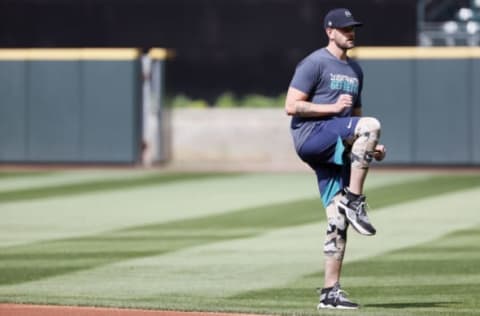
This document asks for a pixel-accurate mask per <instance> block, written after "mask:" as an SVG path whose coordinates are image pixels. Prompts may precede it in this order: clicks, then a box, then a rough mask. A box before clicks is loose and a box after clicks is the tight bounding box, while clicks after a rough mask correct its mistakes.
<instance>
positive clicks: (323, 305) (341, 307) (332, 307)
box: [317, 303, 358, 310]
mask: <svg viewBox="0 0 480 316" xmlns="http://www.w3.org/2000/svg"><path fill="white" fill-rule="evenodd" d="M320 309H358V306H357V307H349V306H333V305H325V304H323V303H320V304H318V305H317V310H320Z"/></svg>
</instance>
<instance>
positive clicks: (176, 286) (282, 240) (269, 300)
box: [0, 189, 480, 315]
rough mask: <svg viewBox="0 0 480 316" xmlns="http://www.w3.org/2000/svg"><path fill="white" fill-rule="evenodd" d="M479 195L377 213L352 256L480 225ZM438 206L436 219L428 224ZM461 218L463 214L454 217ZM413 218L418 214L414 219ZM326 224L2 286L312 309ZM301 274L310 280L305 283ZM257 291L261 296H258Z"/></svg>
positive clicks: (137, 299) (17, 293) (126, 301)
mask: <svg viewBox="0 0 480 316" xmlns="http://www.w3.org/2000/svg"><path fill="white" fill-rule="evenodd" d="M479 193H480V189H476V190H468V191H465V192H456V193H453V194H448V195H442V196H438V197H432V198H429V199H421V200H417V201H413V202H409V203H402V204H399V205H396V206H393V207H388V208H384V209H381V210H379V211H378V212H376V213H375V223H376V224H378V228H382V230H381V235H379V236H376V237H374V238H367V237H363V236H358V235H357V234H355V233H354V232H353V231H352V232H351V233H350V237H357V238H350V239H351V241H353V242H351V243H350V244H349V252H348V255H347V262H353V261H359V260H363V259H365V258H367V257H371V256H374V255H378V254H380V253H385V252H387V251H391V250H392V249H402V248H405V247H406V246H411V245H414V244H417V243H423V242H425V241H428V240H432V239H436V238H438V237H439V236H441V235H443V234H445V233H447V232H450V231H454V230H455V229H458V228H464V227H472V225H474V224H475V222H477V223H478V218H477V212H476V209H475V208H474V207H472V206H474V204H475V199H474V197H475V196H478V194H479ZM454 206H458V207H459V210H458V212H457V213H452V212H451V209H452V207H454ZM434 209H435V211H436V214H435V218H436V219H437V223H436V225H431V226H428V225H426V224H428V223H429V222H430V221H431V218H432V210H434ZM458 216H461V217H462V218H463V219H464V220H463V221H455V220H454V219H455V218H456V217H458ZM412 218H415V222H414V223H413V224H412ZM414 225H415V226H414ZM412 226H413V227H412ZM477 226H478V225H477ZM322 228H323V229H324V224H322V225H321V224H320V223H316V224H307V225H302V226H297V227H286V228H284V229H276V230H273V231H269V232H267V233H265V234H262V235H257V236H252V237H249V238H242V239H235V240H224V241H221V242H216V243H211V244H205V245H199V246H198V247H193V248H189V249H184V250H181V251H177V252H172V253H167V254H163V255H160V256H156V257H145V258H138V259H132V260H127V261H122V262H118V263H116V264H111V265H108V266H104V267H97V268H95V269H92V270H88V271H78V272H76V273H70V274H66V275H63V276H57V277H53V278H49V279H45V280H39V281H37V282H31V283H24V284H18V285H13V286H3V287H0V297H1V296H4V297H5V298H8V299H9V300H14V301H19V302H21V301H23V300H25V299H27V300H30V302H44V303H55V304H65V303H66V302H67V301H68V302H73V303H74V304H97V305H112V306H123V307H149V308H160V309H163V308H173V309H187V310H225V309H227V310H230V311H248V312H265V313H277V312H278V313H287V314H290V315H291V314H300V313H303V312H305V313H313V312H314V307H315V303H316V300H317V296H316V294H315V291H314V288H315V287H316V286H318V285H319V282H321V281H322V279H323V276H322V273H321V272H315V273H312V272H314V271H318V270H320V268H321V265H322V254H321V248H322V240H323V236H324V234H323V229H322ZM419 228H423V229H419ZM399 237H402V238H399ZM358 241H360V242H358ZM472 242H473V241H472ZM451 246H452V245H449V247H451ZM462 251H465V249H462ZM397 261H398V260H397ZM347 264H348V263H347ZM426 267H427V266H426V265H425V267H424V268H425V269H426ZM405 270H408V269H405ZM441 271H442V269H439V270H438V271H437V272H439V273H441ZM366 274H367V273H366ZM305 275H306V276H305ZM367 276H368V274H367ZM375 277H379V276H377V275H375ZM380 277H381V276H380ZM399 277H400V276H399ZM92 280H95V282H92ZM301 280H309V282H310V281H311V283H310V284H308V285H305V284H303V285H298V283H299V282H300V281H301ZM344 281H345V280H344ZM303 282H304V281H303ZM367 283H368V282H367ZM437 283H440V282H437ZM125 284H128V286H125ZM344 286H345V287H346V288H347V289H350V284H349V283H347V282H346V281H345V284H344ZM299 287H301V288H304V289H307V288H308V291H309V293H308V294H307V295H305V293H302V295H303V296H302V297H298V296H296V293H297V292H296V289H298V288H299ZM265 288H267V289H265ZM255 289H256V291H252V290H255ZM258 289H263V290H260V291H259V290H258ZM283 295H285V296H283ZM409 295H410V294H409ZM75 297H76V301H75V300H74V298H75ZM257 297H259V298H260V299H259V300H256V298H257ZM181 298H183V300H182V299H181ZM230 299H231V301H230ZM35 300H37V301H35ZM229 302H232V303H231V304H229ZM233 302H236V303H233ZM392 306H393V305H392Z"/></svg>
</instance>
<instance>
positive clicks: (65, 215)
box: [0, 174, 398, 247]
mask: <svg viewBox="0 0 480 316" xmlns="http://www.w3.org/2000/svg"><path fill="white" fill-rule="evenodd" d="M393 178H394V180H393V181H396V180H398V179H397V177H393ZM311 179H312V177H311V175H304V174H245V175H238V176H234V177H228V176H225V177H209V178H204V179H196V180H188V181H175V182H172V183H168V184H158V185H149V186H145V187H135V188H127V189H124V190H115V191H108V192H103V191H100V192H92V193H90V194H82V195H75V196H67V197H62V196H58V197H55V198H49V199H40V200H35V201H18V202H12V203H5V204H3V205H1V207H0V216H1V219H2V220H1V221H0V246H3V247H5V246H14V245H20V244H25V243H31V242H35V241H41V240H52V239H64V238H71V237H78V236H88V235H96V234H100V233H103V232H106V231H112V230H117V229H121V228H124V227H133V226H139V225H145V224H146V223H165V222H169V221H175V220H182V219H186V218H192V217H201V216H208V215H212V214H219V213H226V212H229V211H232V210H238V209H244V208H249V207H256V206H260V205H268V204H270V203H281V202H288V201H291V200H298V199H302V198H310V197H315V196H317V195H318V193H317V190H316V188H315V187H314V186H312V185H311V183H310V182H309V180H310V181H311ZM381 183H383V184H384V183H385V179H383V180H382V181H381ZM292 186H293V187H295V188H296V190H292ZM259 192H261V194H259Z"/></svg>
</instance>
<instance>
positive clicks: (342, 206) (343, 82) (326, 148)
mask: <svg viewBox="0 0 480 316" xmlns="http://www.w3.org/2000/svg"><path fill="white" fill-rule="evenodd" d="M361 25H362V23H360V22H358V21H357V20H355V18H354V17H353V15H352V14H351V12H350V11H349V10H348V9H344V8H338V9H334V10H331V11H329V12H328V13H327V14H326V16H325V19H324V27H325V31H326V34H327V36H328V45H327V46H326V47H324V48H321V49H318V50H316V51H314V52H313V53H311V54H310V55H308V56H307V57H305V58H304V59H303V60H302V61H301V62H300V63H299V64H298V65H297V67H296V70H295V73H294V75H293V78H292V80H291V83H290V86H289V89H288V93H287V97H286V101H285V110H286V112H287V114H288V115H291V116H292V120H291V134H292V136H293V140H294V144H295V149H296V151H297V154H298V156H299V157H300V158H301V159H302V160H303V161H304V162H305V163H307V164H308V165H309V166H310V167H311V168H312V169H313V170H314V171H315V173H316V176H317V180H318V186H319V189H320V195H321V199H322V202H323V205H324V207H325V209H326V213H327V221H328V228H327V236H326V239H325V243H324V254H325V281H324V282H325V283H324V287H323V288H322V289H321V290H320V303H319V304H318V306H317V308H319V309H320V308H342V309H356V308H358V306H359V305H358V304H356V303H354V302H352V301H350V300H349V299H348V298H347V296H346V294H345V292H344V291H342V289H341V287H340V283H339V279H340V272H341V268H342V262H343V257H344V253H345V245H346V240H347V228H348V226H349V225H351V226H353V228H354V229H355V230H356V231H357V232H359V233H360V234H363V235H367V236H368V235H369V236H371V235H375V233H376V230H375V228H374V227H373V225H372V224H371V223H370V220H369V218H368V216H367V212H366V200H365V195H363V184H364V182H365V178H366V176H367V172H368V168H369V165H370V162H371V161H372V159H376V160H382V159H383V158H384V157H385V153H386V150H385V147H384V146H383V145H381V144H378V139H379V137H380V122H379V121H378V120H377V119H376V118H373V117H362V101H361V92H362V83H363V72H362V69H361V68H360V66H359V65H358V64H357V63H356V62H355V61H353V60H352V59H350V58H349V57H348V56H347V51H348V50H349V49H351V48H353V47H354V46H355V30H356V27H359V26H361Z"/></svg>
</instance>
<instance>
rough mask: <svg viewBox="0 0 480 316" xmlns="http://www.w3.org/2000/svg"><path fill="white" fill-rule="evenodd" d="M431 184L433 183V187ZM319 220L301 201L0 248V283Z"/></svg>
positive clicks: (315, 202) (313, 202) (409, 191)
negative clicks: (0, 249)
mask: <svg viewBox="0 0 480 316" xmlns="http://www.w3.org/2000/svg"><path fill="white" fill-rule="evenodd" d="M464 178H465V182H464V188H471V186H472V181H471V179H470V177H464ZM435 180H436V179H433V180H432V181H433V182H432V183H436V182H435ZM439 181H440V182H441V183H443V182H442V181H443V178H442V177H440V178H439ZM451 183H452V187H451V190H452V191H456V190H459V189H460V188H461V185H460V184H461V183H462V182H461V181H460V179H456V180H455V181H452V182H451ZM478 184H479V185H480V181H479V183H478ZM423 185H424V181H423V180H418V181H414V182H411V183H410V185H408V186H405V185H403V184H396V185H391V186H389V189H390V191H391V192H397V193H398V192H399V191H401V196H403V197H405V200H399V199H396V200H394V201H393V202H392V201H390V202H389V205H393V204H394V203H401V202H405V201H413V200H416V199H422V198H424V197H425V196H424V195H423V194H422V192H421V190H419V187H422V186H423ZM444 187H445V189H444V190H442V191H441V192H439V193H440V194H445V193H446V192H448V191H447V189H446V188H447V186H445V185H444ZM384 189H385V188H384V187H382V188H379V189H377V190H378V192H377V190H375V189H372V190H371V191H370V194H371V196H373V197H375V196H377V195H379V194H383V192H384ZM384 203H386V202H385V200H384ZM324 218H325V215H324V211H323V210H322V208H321V206H320V202H319V199H305V200H300V201H294V202H288V203H280V204H271V205H267V206H262V207H254V208H247V209H242V210H238V211H234V212H228V213H224V214H217V215H211V216H204V217H199V218H193V219H186V220H178V221H172V222H166V223H159V224H150V225H140V226H136V227H130V228H127V229H122V230H116V231H112V232H109V233H102V234H97V235H93V236H87V237H81V238H67V239H60V240H54V241H45V242H39V243H32V244H28V245H24V246H16V247H8V248H3V249H2V251H1V253H0V267H1V273H0V284H15V283H19V282H27V281H32V280H37V279H41V278H46V277H51V276H54V275H59V274H65V273H70V272H74V271H78V270H85V269H91V268H94V267H97V266H101V265H106V264H111V263H114V262H119V261H123V260H128V259H132V258H139V257H148V256H155V255H159V254H164V253H167V252H172V251H178V250H180V249H185V248H189V247H193V246H199V245H205V244H210V243H214V242H219V241H225V240H232V239H242V238H251V237H254V236H258V235H260V234H263V233H266V232H268V231H271V230H275V229H280V228H286V227H292V226H296V225H304V224H308V223H312V222H319V221H320V220H322V219H324ZM55 265H59V266H58V269H55V268H54V267H55Z"/></svg>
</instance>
